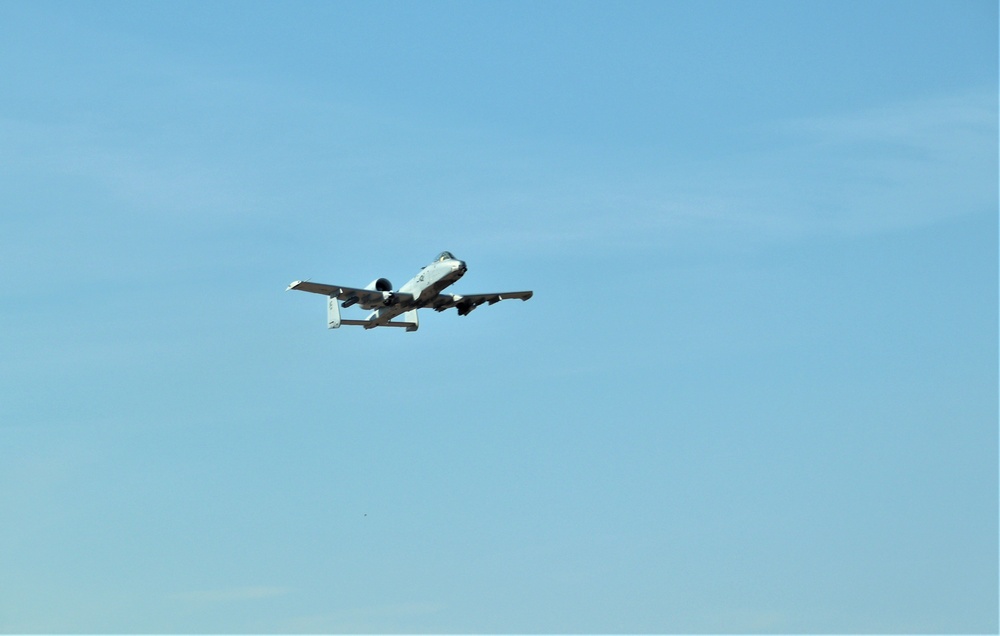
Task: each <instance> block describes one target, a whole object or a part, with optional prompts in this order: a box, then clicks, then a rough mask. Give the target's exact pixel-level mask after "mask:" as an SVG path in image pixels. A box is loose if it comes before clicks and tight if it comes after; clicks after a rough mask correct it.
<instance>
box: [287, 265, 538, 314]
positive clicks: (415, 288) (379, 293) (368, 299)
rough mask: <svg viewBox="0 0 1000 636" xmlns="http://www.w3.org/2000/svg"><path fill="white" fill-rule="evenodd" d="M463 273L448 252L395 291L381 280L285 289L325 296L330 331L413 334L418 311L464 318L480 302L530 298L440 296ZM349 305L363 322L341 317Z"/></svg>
mask: <svg viewBox="0 0 1000 636" xmlns="http://www.w3.org/2000/svg"><path fill="white" fill-rule="evenodd" d="M465 271H466V267H465V263H464V262H463V261H460V260H458V259H457V258H455V257H454V256H452V255H451V252H441V253H440V254H439V255H438V257H437V258H436V259H434V262H433V263H431V264H430V265H428V266H427V267H425V268H423V269H422V270H420V272H419V273H418V274H417V275H416V276H414V277H413V278H411V279H410V280H409V282H407V283H406V284H405V285H403V286H402V287H400V288H399V290H398V291H393V289H392V283H390V282H389V281H388V280H386V279H385V278H376V279H375V280H373V281H372V282H371V283H369V284H368V286H367V287H365V288H364V289H356V288H354V287H341V286H340V285H324V284H322V283H311V282H309V281H301V280H297V281H295V282H294V283H292V284H291V285H289V286H288V290H292V289H296V290H298V291H305V292H312V293H314V294H323V295H324V296H328V298H327V301H326V323H327V327H328V328H330V329H336V328H338V327H340V326H341V325H361V326H362V327H364V328H365V329H373V328H375V327H405V328H406V330H407V331H416V330H417V327H419V326H420V324H419V321H418V320H417V310H418V309H424V308H427V309H433V310H435V311H444V310H445V309H451V308H452V307H454V308H456V309H458V315H459V316H466V315H468V314H469V312H471V311H472V310H473V309H475V308H476V307H478V306H479V305H482V304H483V303H489V304H490V305H492V304H494V303H498V302H500V301H501V300H507V299H509V298H520V299H521V300H528V299H529V298H531V296H532V293H533V292H530V291H521V292H503V293H500V294H465V295H460V294H442V293H441V291H442V290H443V289H444V288H445V287H448V286H449V285H451V284H452V283H454V282H455V281H457V280H458V279H459V278H461V277H462V275H463V274H465ZM288 290H286V291H288ZM337 301H340V302H339V303H338V302H337ZM351 305H358V306H359V307H362V308H363V309H367V310H369V311H371V313H370V314H369V315H368V317H367V318H365V319H364V320H346V319H343V318H341V317H340V309H341V307H345V308H346V307H350V306H351ZM399 316H402V317H403V318H402V320H393V319H394V318H397V317H399Z"/></svg>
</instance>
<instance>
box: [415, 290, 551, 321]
mask: <svg viewBox="0 0 1000 636" xmlns="http://www.w3.org/2000/svg"><path fill="white" fill-rule="evenodd" d="M533 294H534V292H530V291H520V292H502V293H499V294H464V295H463V294H438V296H437V298H435V299H434V300H432V301H431V302H430V303H429V304H428V305H427V306H428V307H431V308H433V309H434V310H435V311H444V310H445V309H451V308H452V307H455V308H457V309H458V315H460V316H465V315H466V314H468V313H469V312H470V311H472V310H473V309H475V308H476V307H478V306H479V305H482V304H484V303H488V304H490V305H493V304H496V303H498V302H500V301H501V300H509V299H511V298H519V299H521V300H528V299H529V298H531V296H532V295H533Z"/></svg>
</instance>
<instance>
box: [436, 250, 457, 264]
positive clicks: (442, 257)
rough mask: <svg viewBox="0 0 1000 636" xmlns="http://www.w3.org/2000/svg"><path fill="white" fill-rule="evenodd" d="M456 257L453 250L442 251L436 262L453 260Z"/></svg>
mask: <svg viewBox="0 0 1000 636" xmlns="http://www.w3.org/2000/svg"><path fill="white" fill-rule="evenodd" d="M453 260H455V257H454V256H452V255H451V252H441V253H440V254H438V257H437V258H436V259H434V262H435V263H440V262H441V261H453Z"/></svg>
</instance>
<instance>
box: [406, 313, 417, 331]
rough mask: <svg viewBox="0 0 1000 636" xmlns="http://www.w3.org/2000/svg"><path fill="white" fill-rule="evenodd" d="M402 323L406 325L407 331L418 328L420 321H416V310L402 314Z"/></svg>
mask: <svg viewBox="0 0 1000 636" xmlns="http://www.w3.org/2000/svg"><path fill="white" fill-rule="evenodd" d="M403 322H405V323H407V325H406V330H407V331H416V330H417V329H418V328H419V327H420V321H419V320H418V319H417V310H416V309H411V310H410V311H408V312H406V313H405V314H403Z"/></svg>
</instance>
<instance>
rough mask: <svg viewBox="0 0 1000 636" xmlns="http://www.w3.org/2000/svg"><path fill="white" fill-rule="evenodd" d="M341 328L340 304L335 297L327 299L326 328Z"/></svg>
mask: <svg viewBox="0 0 1000 636" xmlns="http://www.w3.org/2000/svg"><path fill="white" fill-rule="evenodd" d="M339 326H340V304H339V303H337V299H336V298H335V297H334V296H329V297H328V298H327V299H326V327H327V329H336V328H337V327H339Z"/></svg>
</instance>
